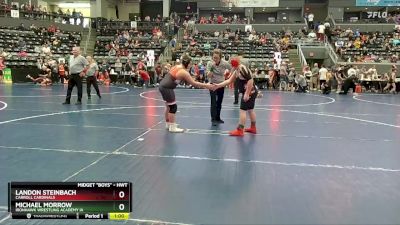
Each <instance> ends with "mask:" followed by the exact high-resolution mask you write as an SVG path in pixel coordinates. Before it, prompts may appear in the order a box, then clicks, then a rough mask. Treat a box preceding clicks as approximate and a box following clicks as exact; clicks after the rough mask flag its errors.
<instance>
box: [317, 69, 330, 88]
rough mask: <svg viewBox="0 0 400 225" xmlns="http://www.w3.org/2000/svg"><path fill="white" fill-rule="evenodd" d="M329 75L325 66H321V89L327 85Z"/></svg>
mask: <svg viewBox="0 0 400 225" xmlns="http://www.w3.org/2000/svg"><path fill="white" fill-rule="evenodd" d="M327 74H328V70H327V69H326V68H325V66H324V65H321V69H319V85H320V87H321V86H323V85H325V83H326V75H327Z"/></svg>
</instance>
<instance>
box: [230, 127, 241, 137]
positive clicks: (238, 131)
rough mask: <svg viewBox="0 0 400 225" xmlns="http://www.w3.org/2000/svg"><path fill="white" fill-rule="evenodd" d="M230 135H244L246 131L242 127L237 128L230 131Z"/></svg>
mask: <svg viewBox="0 0 400 225" xmlns="http://www.w3.org/2000/svg"><path fill="white" fill-rule="evenodd" d="M229 136H236V137H243V136H244V132H243V130H242V129H235V130H233V131H231V132H229Z"/></svg>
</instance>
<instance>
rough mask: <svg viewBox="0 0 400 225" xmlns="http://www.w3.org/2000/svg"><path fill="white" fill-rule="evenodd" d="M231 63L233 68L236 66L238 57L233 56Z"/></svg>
mask: <svg viewBox="0 0 400 225" xmlns="http://www.w3.org/2000/svg"><path fill="white" fill-rule="evenodd" d="M231 65H232V67H233V68H237V67H238V66H239V59H237V58H233V59H232V60H231Z"/></svg>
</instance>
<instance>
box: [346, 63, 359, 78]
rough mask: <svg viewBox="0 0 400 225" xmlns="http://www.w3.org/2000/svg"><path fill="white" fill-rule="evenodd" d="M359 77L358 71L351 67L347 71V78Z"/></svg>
mask: <svg viewBox="0 0 400 225" xmlns="http://www.w3.org/2000/svg"><path fill="white" fill-rule="evenodd" d="M353 76H354V77H357V70H356V69H355V68H354V66H353V65H351V67H350V69H349V70H347V77H353Z"/></svg>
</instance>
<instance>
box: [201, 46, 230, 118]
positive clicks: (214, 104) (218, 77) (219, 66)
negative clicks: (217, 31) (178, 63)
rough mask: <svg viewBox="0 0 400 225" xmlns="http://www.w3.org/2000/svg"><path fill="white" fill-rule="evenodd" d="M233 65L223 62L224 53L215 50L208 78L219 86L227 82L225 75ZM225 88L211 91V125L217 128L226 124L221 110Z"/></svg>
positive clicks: (208, 67)
mask: <svg viewBox="0 0 400 225" xmlns="http://www.w3.org/2000/svg"><path fill="white" fill-rule="evenodd" d="M231 68H232V67H231V65H230V64H229V63H228V62H226V61H224V60H222V52H221V50H220V49H214V51H213V56H212V61H209V62H208V63H207V76H208V78H209V80H210V81H211V83H212V84H219V83H221V82H223V81H225V74H228V73H229V71H230V70H231ZM224 91H225V87H221V88H218V89H216V90H215V91H213V90H210V97H211V108H210V112H211V123H212V125H213V126H217V125H218V124H220V123H224V121H223V120H221V108H222V100H223V99H224Z"/></svg>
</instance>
